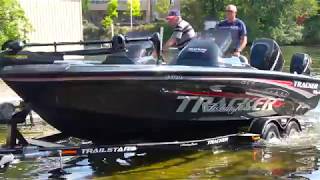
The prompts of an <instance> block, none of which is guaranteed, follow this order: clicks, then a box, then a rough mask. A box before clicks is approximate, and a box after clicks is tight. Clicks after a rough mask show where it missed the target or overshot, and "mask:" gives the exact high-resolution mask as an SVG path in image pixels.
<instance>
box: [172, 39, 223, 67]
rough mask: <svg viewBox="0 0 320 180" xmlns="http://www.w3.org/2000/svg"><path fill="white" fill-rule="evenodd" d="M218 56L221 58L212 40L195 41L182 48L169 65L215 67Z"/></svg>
mask: <svg viewBox="0 0 320 180" xmlns="http://www.w3.org/2000/svg"><path fill="white" fill-rule="evenodd" d="M219 56H221V51H220V50H219V47H218V46H217V44H216V43H214V41H213V40H211V39H196V40H192V41H191V42H190V43H189V44H188V45H187V46H186V47H185V48H183V49H182V50H181V52H180V53H179V54H178V56H177V58H175V59H174V60H173V61H171V62H170V64H171V65H184V66H211V67H217V66H218V57H219Z"/></svg>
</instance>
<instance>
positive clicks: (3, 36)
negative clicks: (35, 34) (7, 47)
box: [0, 0, 32, 44]
mask: <svg viewBox="0 0 320 180" xmlns="http://www.w3.org/2000/svg"><path fill="white" fill-rule="evenodd" d="M0 27H1V28H0V44H3V43H4V42H5V41H7V40H9V39H10V40H14V39H26V38H27V33H28V32H30V31H31V29H32V27H31V24H30V23H29V21H28V19H27V18H26V16H25V14H24V11H23V10H22V8H21V7H20V4H19V3H18V2H17V1H16V0H0Z"/></svg>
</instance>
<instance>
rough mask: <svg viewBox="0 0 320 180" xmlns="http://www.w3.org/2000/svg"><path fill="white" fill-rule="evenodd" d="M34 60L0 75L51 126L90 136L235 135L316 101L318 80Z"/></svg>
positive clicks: (153, 138)
mask: <svg viewBox="0 0 320 180" xmlns="http://www.w3.org/2000/svg"><path fill="white" fill-rule="evenodd" d="M37 66H38V67H36V66H33V67H32V69H29V70H28V69H27V68H25V67H24V68H23V67H22V66H20V67H19V68H20V69H21V68H22V69H24V71H19V72H18V70H19V68H18V69H14V67H13V69H12V67H11V68H8V69H4V70H3V71H2V77H3V79H4V81H5V82H6V83H7V84H8V85H9V86H10V87H11V88H12V89H13V90H14V91H16V92H17V93H18V94H19V95H20V96H21V97H22V98H23V99H24V100H25V101H26V102H27V103H30V104H31V106H32V108H33V109H34V110H35V111H36V112H37V113H38V114H39V115H40V116H41V117H42V118H43V119H44V120H46V121H47V122H48V123H49V124H51V125H53V126H54V127H56V128H57V129H58V130H60V131H62V132H63V133H66V134H68V135H71V136H75V137H79V138H84V139H89V140H92V141H94V142H104V143H106V142H107V143H119V142H120V141H128V140H134V139H147V140H151V141H163V140H180V139H188V138H190V137H192V138H198V137H199V138H200V137H203V136H211V137H212V136H216V135H225V134H232V133H236V132H239V130H245V128H246V127H248V126H249V125H250V122H251V121H252V120H253V119H254V118H259V117H270V116H282V115H286V116H295V115H302V114H304V113H306V112H307V111H309V110H311V109H314V108H315V107H316V106H317V104H318V101H319V93H318V92H319V85H318V83H319V82H318V80H317V79H313V78H308V77H307V76H301V77H298V76H294V75H289V74H286V73H279V72H274V73H266V72H265V71H256V72H254V71H253V70H226V69H223V68H208V69H206V71H204V72H199V71H197V70H194V71H193V70H185V68H182V70H181V71H178V70H177V68H172V67H155V66H152V67H151V68H150V67H142V68H141V69H138V70H137V67H133V66H132V69H130V67H129V68H128V67H126V68H124V69H125V70H123V69H122V68H121V67H120V66H119V67H120V68H119V67H114V66H105V68H107V69H108V68H113V70H112V71H96V72H81V71H79V69H72V68H69V69H68V70H66V69H64V70H63V71H60V72H59V71H57V70H56V71H52V72H50V73H48V71H45V70H44V72H46V73H41V72H39V71H41V70H39V69H41V65H37ZM61 66H63V65H61ZM36 68H38V72H37V73H35V69H36ZM171 68H172V69H174V70H172V69H171ZM26 69H27V70H26ZM114 69H115V70H114ZM74 70H77V73H74V72H73V71H74ZM160 70H161V71H160ZM136 71H139V73H137V72H136Z"/></svg>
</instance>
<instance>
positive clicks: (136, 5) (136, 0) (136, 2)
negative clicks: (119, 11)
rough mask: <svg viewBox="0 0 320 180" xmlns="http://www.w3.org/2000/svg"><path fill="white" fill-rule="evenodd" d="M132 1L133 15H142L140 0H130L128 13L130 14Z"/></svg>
mask: <svg viewBox="0 0 320 180" xmlns="http://www.w3.org/2000/svg"><path fill="white" fill-rule="evenodd" d="M131 1H132V16H134V17H139V16H141V10H140V0H128V4H127V14H129V15H130V9H131Z"/></svg>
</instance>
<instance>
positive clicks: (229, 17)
mask: <svg viewBox="0 0 320 180" xmlns="http://www.w3.org/2000/svg"><path fill="white" fill-rule="evenodd" d="M236 15H237V7H236V6H235V5H233V4H229V5H228V6H227V7H226V19H225V20H224V21H221V22H220V23H219V24H218V25H217V26H218V28H220V29H228V30H230V32H231V36H232V41H233V42H232V45H233V47H232V48H233V52H232V55H234V56H238V57H239V56H240V53H241V52H242V50H243V49H244V48H245V47H246V45H247V28H246V25H245V24H244V22H243V21H242V20H240V19H238V18H236Z"/></svg>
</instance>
